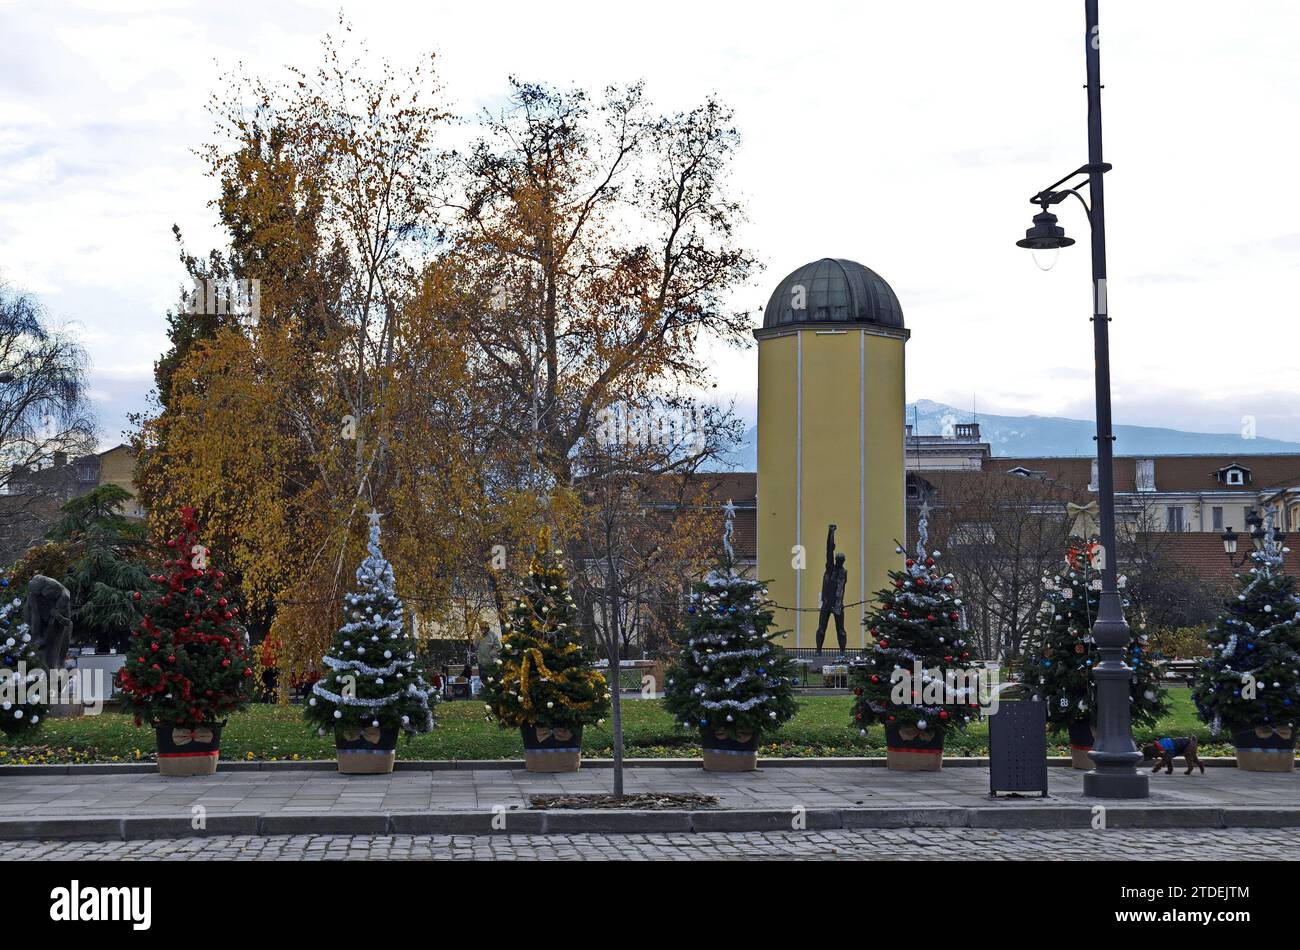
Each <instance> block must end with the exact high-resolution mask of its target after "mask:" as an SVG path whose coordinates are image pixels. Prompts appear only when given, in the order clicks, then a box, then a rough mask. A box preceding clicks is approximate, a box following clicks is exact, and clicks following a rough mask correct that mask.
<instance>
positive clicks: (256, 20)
mask: <svg viewBox="0 0 1300 950" xmlns="http://www.w3.org/2000/svg"><path fill="white" fill-rule="evenodd" d="M339 8H340V5H339V3H338V2H337V0H331V2H321V3H316V2H310V0H297V2H293V0H257V2H241V0H234V2H229V3H222V4H212V3H190V2H182V0H173V2H166V0H123V2H109V0H100V2H94V0H86V2H67V3H64V2H46V0H40V2H11V0H0V43H2V44H3V46H2V49H0V276H2V277H3V278H5V279H7V280H8V281H9V282H10V283H13V284H16V285H18V286H20V287H23V288H25V289H28V290H31V291H33V292H35V293H37V294H38V295H40V297H41V298H42V299H43V300H44V302H45V303H46V304H47V306H48V307H49V309H50V311H51V312H52V313H53V314H54V315H55V316H56V317H57V318H59V319H62V320H68V321H73V322H75V323H76V324H78V325H79V328H80V332H81V333H82V335H83V338H84V340H85V341H86V343H87V346H88V348H89V350H90V354H91V357H92V359H93V362H94V370H93V389H94V394H95V397H96V399H97V402H98V403H99V415H100V419H101V429H102V432H103V440H104V445H105V447H107V446H111V445H114V444H116V443H117V442H118V441H119V440H120V433H121V430H122V429H123V428H124V427H125V414H126V413H127V412H128V411H132V410H136V409H140V408H142V407H143V406H144V403H145V396H146V394H147V392H148V390H149V387H150V385H151V381H152V377H151V368H152V364H153V361H154V359H155V358H156V357H157V355H158V354H159V352H160V351H161V350H162V349H163V348H164V346H165V343H166V340H165V333H164V331H165V323H164V319H163V317H164V313H165V311H166V309H167V307H168V306H169V305H171V304H172V303H173V302H174V300H175V299H176V291H177V288H178V286H179V284H180V281H181V280H182V278H183V276H184V275H183V273H182V271H181V269H180V266H179V264H178V262H177V249H176V245H175V243H174V241H173V238H172V235H171V226H172V224H173V223H175V224H179V225H180V226H181V228H182V230H183V231H184V232H185V234H186V237H187V243H188V245H189V247H190V249H191V250H194V251H206V249H207V248H208V247H210V246H214V245H216V244H218V243H220V235H219V234H218V233H217V231H216V229H215V228H214V227H213V223H214V217H213V215H212V213H211V211H210V210H209V209H208V208H207V201H208V199H209V198H210V197H212V195H213V187H212V183H211V181H210V180H209V179H207V178H206V177H205V176H204V173H203V168H202V166H201V164H200V162H199V160H198V159H197V158H196V157H195V156H194V155H193V154H192V152H191V149H193V148H194V147H195V146H196V145H198V144H199V143H201V142H203V141H205V140H206V139H207V138H208V137H209V132H210V125H209V118H208V115H207V113H206V112H205V111H204V103H205V101H206V99H207V97H208V96H209V95H210V94H211V93H212V92H213V91H215V90H217V89H218V88H219V87H220V85H221V78H222V73H223V71H229V70H231V69H233V68H235V67H236V66H237V65H238V64H239V63H241V62H242V63H243V65H244V68H245V70H246V71H248V72H251V73H257V74H261V75H267V76H276V75H279V74H280V70H281V68H282V66H283V65H284V64H286V63H294V64H299V65H303V66H312V65H314V64H315V63H316V62H317V44H318V41H319V39H320V38H321V36H322V35H323V34H324V33H325V32H326V31H328V30H330V29H331V27H332V25H333V23H334V20H335V18H336V16H337V14H338V10H339ZM343 9H344V11H345V12H346V14H347V16H348V17H349V19H350V20H351V21H352V23H353V26H354V31H355V32H356V33H358V34H360V35H362V36H364V37H365V38H366V39H367V40H368V42H369V43H370V45H371V48H372V50H373V51H375V52H377V53H381V54H383V55H385V56H387V57H389V58H390V59H392V60H393V61H394V62H395V63H406V62H410V61H412V60H413V59H414V57H415V56H417V55H418V54H419V53H421V52H422V51H427V50H433V51H435V52H437V53H438V55H439V64H440V71H441V78H442V80H443V83H444V85H445V87H446V91H447V95H448V97H449V99H450V100H451V104H452V106H453V107H454V108H455V110H456V111H458V112H460V113H462V114H470V113H472V112H474V111H476V110H477V109H480V108H481V107H483V106H485V105H493V104H498V103H499V102H500V100H501V96H502V95H503V94H504V92H505V89H506V77H507V75H508V74H510V73H514V74H517V75H519V76H521V77H522V78H525V79H535V80H541V81H547V82H552V83H559V84H578V85H583V86H587V87H589V88H593V89H596V88H599V87H601V86H603V85H605V84H606V83H609V82H615V81H617V82H623V81H631V80H636V79H641V78H644V79H645V80H646V82H647V86H648V90H649V92H650V94H651V95H652V97H653V98H654V99H655V100H656V102H657V103H658V104H659V105H660V106H661V107H663V108H671V109H676V108H686V107H689V106H690V105H691V104H693V103H695V102H696V101H698V100H699V99H700V98H702V97H703V96H704V95H706V94H708V93H710V92H716V93H718V94H719V95H720V96H721V98H722V99H724V100H725V101H726V102H728V103H729V104H730V105H732V106H733V107H734V108H735V109H736V112H737V123H738V125H739V128H740V130H741V133H742V135H743V137H744V141H743V145H742V148H741V151H740V153H739V156H738V158H737V163H736V166H735V169H734V176H733V186H734V188H735V190H736V191H737V192H738V193H739V194H740V195H741V196H742V197H743V198H744V200H745V203H746V206H747V207H748V210H749V222H748V225H747V226H746V228H745V230H744V239H745V241H746V242H747V244H748V245H749V246H750V247H753V248H754V249H756V251H757V253H758V256H759V258H760V259H761V260H762V262H763V263H764V265H765V268H766V269H765V271H764V272H763V273H762V274H761V275H760V276H759V278H758V279H757V280H756V281H755V282H754V284H753V286H751V287H749V288H747V289H746V290H745V291H744V292H743V293H741V294H739V295H738V296H737V300H736V304H737V306H741V307H745V308H746V309H756V308H757V307H758V305H760V304H765V303H766V301H767V296H768V294H769V293H770V291H771V288H772V287H773V286H775V285H776V284H777V283H778V282H779V281H780V279H781V278H782V277H783V276H784V275H785V274H786V273H787V272H789V271H790V270H793V269H794V268H795V267H797V266H799V265H800V264H803V263H804V262H806V261H809V260H813V259H816V258H819V257H847V258H852V259H854V260H858V261H861V262H862V263H864V264H866V265H867V266H869V267H871V268H873V269H874V270H876V271H877V272H878V273H879V274H880V275H881V276H883V277H884V278H885V279H886V280H887V281H889V282H890V284H891V285H892V286H893V287H894V289H895V290H896V291H897V293H898V296H899V298H900V300H901V301H902V304H903V311H904V315H905V318H906V322H907V325H908V326H909V327H910V328H911V329H912V332H913V337H912V340H911V342H910V343H909V344H908V350H907V354H908V355H907V359H908V367H907V385H908V398H909V399H917V398H928V399H934V400H937V401H941V402H948V403H950V404H952V405H956V406H960V407H963V408H967V407H969V406H971V404H972V401H974V402H975V404H976V405H977V407H978V408H979V409H981V410H983V411H987V412H1000V413H1011V414H1020V413H1037V414H1049V415H1064V416H1071V417H1075V418H1091V417H1092V399H1093V394H1092V382H1091V374H1092V349H1091V329H1090V325H1089V322H1088V317H1089V289H1088V252H1087V248H1086V242H1085V241H1084V240H1083V239H1084V238H1086V224H1085V222H1084V220H1083V217H1082V211H1081V209H1079V208H1078V206H1077V205H1067V206H1063V207H1064V209H1065V210H1063V211H1062V212H1061V213H1062V219H1063V220H1062V223H1063V224H1064V225H1065V226H1066V228H1067V230H1068V231H1069V232H1071V233H1073V234H1074V235H1075V237H1077V238H1079V239H1080V244H1079V245H1078V246H1076V247H1075V248H1072V249H1069V250H1067V251H1065V252H1063V253H1062V255H1061V261H1060V263H1059V264H1058V266H1057V267H1056V268H1055V269H1054V270H1053V271H1051V272H1049V273H1041V272H1039V271H1038V270H1037V269H1036V268H1035V266H1034V264H1033V262H1032V260H1031V259H1030V255H1029V254H1028V253H1027V252H1025V251H1022V250H1020V249H1019V248H1017V247H1015V245H1014V241H1015V240H1016V239H1017V238H1018V237H1020V236H1022V234H1023V231H1024V229H1025V228H1026V227H1027V226H1028V225H1029V219H1030V217H1031V214H1032V211H1033V209H1032V207H1031V205H1030V204H1029V203H1028V201H1027V199H1028V197H1029V195H1031V194H1032V193H1034V192H1035V191H1037V190H1038V189H1039V188H1041V187H1043V186H1046V185H1048V184H1050V183H1052V182H1053V181H1055V180H1056V179H1057V178H1058V177H1060V176H1061V175H1063V174H1064V173H1065V172H1067V171H1069V170H1071V169H1072V168H1075V167H1077V166H1079V165H1081V164H1083V163H1084V162H1085V161H1086V160H1087V152H1086V132H1085V99H1084V91H1083V88H1082V86H1083V82H1084V63H1083V30H1084V26H1083V3H1082V0H999V2H997V3H986V4H976V3H970V2H969V0H928V2H924V3H921V2H911V0H892V2H884V0H856V2H852V3H843V4H837V3H825V2H817V0H801V2H799V3H790V2H785V3H780V4H765V3H755V2H747V3H744V4H739V3H723V2H718V0H691V2H675V0H657V2H655V3H639V4H618V3H609V2H608V0H605V2H596V3H564V2H552V3H546V4H539V3H536V2H530V3H514V2H509V0H494V2H465V0H459V2H454V3H446V2H439V0H432V2H421V3H416V4H405V3H384V2H378V0H369V2H365V3H345V4H343ZM1101 12H1102V36H1103V45H1102V70H1103V79H1104V81H1105V84H1106V87H1107V88H1106V92H1105V94H1104V103H1105V120H1106V155H1105V157H1106V159H1107V160H1109V161H1110V162H1112V163H1113V164H1114V165H1115V170H1114V171H1113V172H1111V173H1110V174H1109V175H1108V176H1107V224H1108V232H1109V243H1110V258H1109V262H1110V294H1109V296H1110V306H1111V313H1112V317H1113V323H1112V334H1113V337H1112V355H1113V367H1114V393H1115V416H1116V421H1117V422H1121V423H1133V424H1140V425H1159V426H1171V427H1175V428H1183V429H1191V430H1198V431H1232V432H1235V431H1237V430H1238V429H1239V428H1240V426H1241V420H1242V417H1243V416H1245V415H1252V416H1254V417H1256V419H1257V427H1258V428H1257V431H1258V434H1259V435H1261V436H1269V437H1274V438H1284V439H1295V440H1300V412H1297V409H1300V321H1298V320H1297V291H1298V290H1300V189H1298V188H1297V187H1296V185H1295V178H1296V171H1295V169H1296V168H1297V164H1298V163H1297V149H1298V146H1300V55H1297V53H1296V47H1297V43H1298V42H1300V4H1297V3H1295V2H1294V0H1252V2H1251V3H1249V4H1239V5H1228V4H1224V3H1222V2H1217V3H1211V2H1208V0H1179V2H1173V0H1142V2H1132V0H1129V2H1126V3H1118V2H1114V0H1109V2H1108V0H1102V11H1101ZM715 363H716V365H717V367H718V374H719V378H718V382H719V391H721V392H725V393H734V394H735V396H736V397H737V399H738V401H739V404H740V406H741V408H742V410H744V411H746V412H752V406H753V401H754V388H755V384H756V360H755V354H754V350H753V348H752V346H751V347H750V348H749V349H747V350H739V351H736V350H728V351H724V352H719V353H718V354H716V358H715Z"/></svg>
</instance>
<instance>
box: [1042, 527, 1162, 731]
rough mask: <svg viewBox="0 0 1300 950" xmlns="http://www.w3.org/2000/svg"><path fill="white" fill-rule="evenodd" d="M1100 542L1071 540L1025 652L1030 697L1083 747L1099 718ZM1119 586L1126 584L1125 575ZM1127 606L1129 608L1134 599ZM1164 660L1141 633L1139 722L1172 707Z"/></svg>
mask: <svg viewBox="0 0 1300 950" xmlns="http://www.w3.org/2000/svg"><path fill="white" fill-rule="evenodd" d="M1099 546H1100V542H1099V541H1097V540H1096V538H1093V539H1091V540H1089V541H1087V542H1085V541H1084V540H1083V539H1082V538H1079V537H1074V538H1071V540H1070V547H1069V549H1068V551H1067V553H1066V557H1065V571H1064V573H1062V574H1057V575H1054V576H1052V577H1045V578H1044V579H1043V582H1044V590H1045V594H1046V596H1045V597H1044V600H1043V604H1042V606H1041V607H1040V608H1039V614H1038V622H1037V624H1036V625H1035V627H1034V629H1033V630H1032V631H1031V633H1030V635H1029V637H1028V638H1027V640H1026V642H1025V644H1024V646H1023V650H1022V652H1021V655H1020V682H1021V683H1022V684H1024V685H1025V687H1026V688H1027V695H1028V696H1029V697H1030V698H1031V699H1037V700H1041V701H1043V702H1044V703H1045V704H1046V705H1047V721H1048V723H1049V724H1050V725H1051V726H1052V727H1053V728H1054V729H1058V730H1070V731H1071V733H1072V740H1071V741H1072V742H1073V743H1075V744H1076V746H1077V747H1078V748H1079V749H1080V750H1081V751H1082V750H1086V749H1088V748H1091V746H1092V742H1091V739H1090V738H1089V733H1090V728H1091V723H1092V722H1093V720H1094V719H1095V717H1096V696H1095V688H1094V687H1095V684H1094V683H1093V679H1092V666H1093V664H1094V663H1095V662H1096V661H1097V655H1096V648H1095V646H1094V645H1093V641H1092V624H1093V621H1094V620H1096V619H1097V609H1098V606H1099V604H1100V603H1101V586H1102V581H1101V572H1100V571H1099V570H1098V569H1097V568H1095V567H1094V566H1093V560H1094V556H1095V554H1096V552H1097V551H1098V550H1099ZM1119 586H1120V588H1121V589H1122V588H1123V587H1124V586H1125V580H1124V578H1123V577H1122V576H1121V577H1120V578H1119ZM1124 606H1125V607H1128V606H1129V604H1128V601H1124ZM1160 659H1161V658H1160V657H1159V656H1158V655H1157V654H1155V653H1153V652H1152V651H1151V650H1150V649H1149V648H1148V646H1147V635H1146V634H1145V633H1142V632H1140V630H1139V631H1137V632H1136V635H1135V636H1134V637H1133V640H1132V642H1131V643H1130V645H1129V651H1128V665H1129V666H1130V667H1132V669H1133V681H1132V685H1131V687H1130V696H1131V702H1132V711H1133V722H1134V723H1137V724H1140V725H1144V726H1151V725H1154V724H1155V723H1156V722H1157V721H1158V720H1159V719H1160V717H1161V716H1163V715H1164V714H1165V713H1166V712H1167V711H1168V705H1169V704H1168V700H1167V698H1166V695H1165V688H1164V685H1163V684H1162V682H1161V679H1160Z"/></svg>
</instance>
